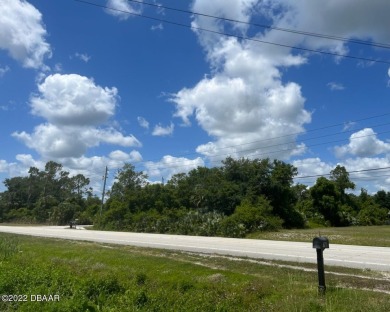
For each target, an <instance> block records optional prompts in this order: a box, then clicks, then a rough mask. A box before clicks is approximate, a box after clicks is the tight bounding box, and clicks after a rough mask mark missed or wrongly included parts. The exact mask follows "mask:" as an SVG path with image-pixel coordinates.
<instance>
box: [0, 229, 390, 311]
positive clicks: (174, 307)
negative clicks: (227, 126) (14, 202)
mask: <svg viewBox="0 0 390 312" xmlns="http://www.w3.org/2000/svg"><path fill="white" fill-rule="evenodd" d="M0 246H1V249H0V294H18V295H26V296H27V298H28V300H27V301H26V302H4V301H0V311H21V312H24V311H61V312H67V311H110V312H113V311H163V312H165V311H175V312H176V311H197V312H199V311H207V312H208V311H367V310H369V311H370V312H374V311H387V310H388V309H387V308H388V307H389V306H390V276H386V275H384V273H380V272H373V271H362V270H354V269H343V268H333V267H332V272H329V271H327V272H326V274H327V275H326V278H327V293H326V295H325V296H320V295H318V292H317V283H318V282H317V273H316V270H315V267H314V266H313V265H310V264H307V265H304V266H303V267H302V265H301V264H295V265H294V264H291V263H288V264H287V263H282V262H272V261H259V260H253V259H240V258H231V257H221V256H213V255H199V254H193V253H179V252H174V251H166V250H157V249H145V248H136V247H129V246H117V245H107V244H97V243H90V242H78V241H67V240H60V239H49V238H34V237H28V236H19V235H11V234H4V233H0ZM31 295H35V296H36V295H46V296H49V295H52V296H54V295H58V296H59V298H60V300H59V301H54V302H37V301H31V300H30V298H31ZM33 298H34V297H33Z"/></svg>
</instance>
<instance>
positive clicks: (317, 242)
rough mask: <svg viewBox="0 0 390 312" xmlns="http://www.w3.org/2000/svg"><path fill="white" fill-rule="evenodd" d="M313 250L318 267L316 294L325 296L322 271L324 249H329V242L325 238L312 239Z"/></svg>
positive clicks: (323, 272)
mask: <svg viewBox="0 0 390 312" xmlns="http://www.w3.org/2000/svg"><path fill="white" fill-rule="evenodd" d="M313 248H315V249H316V251H317V267H318V292H319V293H320V294H325V290H326V286H325V271H324V255H323V251H324V249H325V248H329V240H328V238H327V237H325V236H320V237H315V238H314V239H313Z"/></svg>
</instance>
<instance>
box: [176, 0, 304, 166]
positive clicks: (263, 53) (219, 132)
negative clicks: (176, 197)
mask: <svg viewBox="0 0 390 312" xmlns="http://www.w3.org/2000/svg"><path fill="white" fill-rule="evenodd" d="M256 3H257V1H249V0H240V1H212V2H210V1H206V0H197V1H195V2H194V10H196V11H202V12H207V13H208V14H217V15H219V16H224V17H226V18H232V19H238V20H241V21H249V20H250V19H251V17H252V13H253V12H254V9H255V7H254V4H256ZM193 24H194V25H196V26H198V27H202V28H207V29H213V30H217V31H224V30H225V28H226V27H233V28H235V29H236V31H238V32H246V31H247V28H248V26H247V25H244V24H232V23H223V22H217V21H215V20H210V19H206V18H203V17H195V18H194V22H193ZM197 34H198V37H199V39H200V42H201V44H202V46H203V48H204V49H205V52H206V55H207V59H208V61H209V63H210V68H211V70H212V73H213V74H212V76H211V77H205V78H203V79H202V80H200V81H199V82H198V83H197V84H196V85H195V86H194V87H192V88H183V89H182V90H180V91H179V92H177V93H176V94H175V95H174V97H173V98H171V101H172V102H173V103H174V104H175V105H176V112H175V116H176V117H179V118H181V119H182V121H183V123H184V124H185V125H190V124H191V119H192V118H194V119H195V120H196V122H197V123H198V124H199V125H200V126H201V127H202V129H203V130H205V131H206V132H207V133H208V134H209V135H210V136H211V137H213V138H214V141H212V142H208V143H207V144H203V145H200V146H198V148H197V151H198V152H199V153H202V154H203V155H207V156H208V157H217V156H220V155H221V154H223V157H222V158H224V157H226V156H227V155H232V156H247V157H248V156H254V157H256V155H260V156H259V157H267V156H270V157H276V158H277V157H281V158H288V157H289V156H290V155H293V154H296V153H297V151H298V150H299V151H303V150H304V148H303V149H302V146H300V147H298V146H296V145H295V139H296V137H297V133H300V132H302V131H304V125H305V124H307V123H309V122H310V121H311V114H310V113H309V112H308V111H306V110H305V108H304V103H305V99H304V97H303V95H302V93H301V88H300V86H299V85H298V84H297V83H294V82H288V83H283V82H282V71H281V70H280V68H281V67H289V66H297V65H300V64H303V63H304V62H305V59H304V58H303V57H301V56H294V55H291V54H289V50H288V49H285V50H281V49H279V50H278V51H275V49H273V50H270V49H269V48H268V47H267V48H265V49H264V46H262V45H259V44H258V43H254V42H249V41H240V40H238V39H236V38H227V37H222V36H215V34H207V33H205V32H197ZM258 35H259V36H260V35H261V34H260V33H259V34H258ZM291 134H293V135H292V136H288V135H291ZM294 134H295V135H294ZM270 138H275V139H274V140H272V141H271V140H269V139H270ZM271 146H272V147H271ZM276 151H280V152H279V153H277V152H276Z"/></svg>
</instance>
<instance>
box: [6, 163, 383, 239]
mask: <svg viewBox="0 0 390 312" xmlns="http://www.w3.org/2000/svg"><path fill="white" fill-rule="evenodd" d="M297 174H298V171H297V168H295V167H294V166H292V165H291V164H287V163H285V162H282V161H280V160H270V159H268V158H267V159H253V160H251V159H246V158H241V159H233V158H231V157H228V158H226V159H225V160H223V161H222V165H221V166H220V167H213V168H206V167H198V168H196V169H193V170H191V171H190V172H188V173H179V174H176V175H174V176H172V178H171V179H170V180H169V181H168V182H167V183H166V184H162V183H150V182H148V177H147V176H146V175H145V174H144V173H143V172H138V171H136V170H135V167H134V166H133V165H131V164H125V165H124V166H123V167H122V168H121V169H119V170H118V172H117V174H116V177H115V182H114V184H113V186H112V187H111V190H110V191H108V192H107V194H106V195H107V201H106V202H105V204H104V206H103V210H102V211H100V200H99V199H98V198H97V197H96V196H94V195H93V193H92V189H90V188H89V179H88V178H85V177H84V176H83V175H76V176H73V177H71V176H70V175H69V173H68V172H66V171H63V169H62V166H61V165H60V164H57V163H55V162H48V163H47V164H46V166H45V170H44V171H39V170H38V169H37V168H34V167H32V168H30V171H29V176H27V177H14V178H10V179H6V180H5V181H4V184H5V186H6V188H7V190H6V191H4V192H3V193H0V222H36V223H52V224H66V223H68V222H69V221H70V220H73V219H76V218H77V219H78V220H79V222H80V223H93V224H94V226H95V227H96V228H98V229H105V230H121V231H138V232H152V233H153V232H155V233H177V234H191V235H209V236H211V235H213V236H215V235H220V236H230V237H243V236H245V235H247V234H248V233H252V232H256V231H267V230H277V229H281V228H304V227H314V226H349V225H380V224H386V223H388V222H389V211H390V193H389V192H386V191H383V190H381V191H378V192H377V193H376V194H373V195H371V194H368V192H367V191H366V190H364V189H362V190H360V194H359V195H355V194H353V193H351V191H352V190H354V188H355V184H354V183H353V182H352V181H351V180H350V178H349V174H348V172H347V170H346V169H345V168H344V167H342V166H337V167H335V168H334V169H333V170H332V171H331V173H330V176H329V178H325V177H320V178H318V179H317V181H316V183H315V184H314V185H313V186H312V187H308V186H306V185H303V184H294V181H293V179H294V177H295V176H296V175H297Z"/></svg>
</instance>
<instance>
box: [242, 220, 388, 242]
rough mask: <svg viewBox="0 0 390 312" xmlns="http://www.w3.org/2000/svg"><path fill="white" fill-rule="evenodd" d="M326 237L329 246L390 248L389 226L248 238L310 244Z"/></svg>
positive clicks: (262, 235)
mask: <svg viewBox="0 0 390 312" xmlns="http://www.w3.org/2000/svg"><path fill="white" fill-rule="evenodd" d="M319 235H322V236H327V237H328V239H329V243H330V244H332V243H333V244H345V245H361V246H378V247H390V226H389V225H383V226H349V227H339V228H337V227H329V228H316V229H298V230H281V231H278V232H259V233H253V234H250V235H248V238H255V239H269V240H282V241H295V242H311V241H312V240H313V238H314V237H316V236H319Z"/></svg>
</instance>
